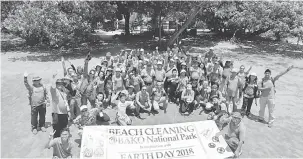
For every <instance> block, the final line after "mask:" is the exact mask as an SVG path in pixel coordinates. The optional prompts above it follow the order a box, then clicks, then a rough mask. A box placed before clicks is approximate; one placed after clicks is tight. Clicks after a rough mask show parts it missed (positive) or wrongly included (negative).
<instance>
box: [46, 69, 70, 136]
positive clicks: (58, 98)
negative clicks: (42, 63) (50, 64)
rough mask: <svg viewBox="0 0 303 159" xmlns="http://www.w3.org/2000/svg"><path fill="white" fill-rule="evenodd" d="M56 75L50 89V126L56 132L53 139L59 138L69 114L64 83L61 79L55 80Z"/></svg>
mask: <svg viewBox="0 0 303 159" xmlns="http://www.w3.org/2000/svg"><path fill="white" fill-rule="evenodd" d="M57 74H58V73H56V74H54V75H53V78H52V81H51V88H50V94H51V98H52V100H51V101H52V118H53V122H52V125H53V129H54V130H55V131H56V133H55V134H54V137H60V132H61V130H62V129H64V128H66V127H67V125H68V113H69V112H70V109H69V105H68V102H67V94H66V91H65V90H66V89H65V88H64V81H63V80H62V79H61V78H57V80H56V79H55V78H56V76H57Z"/></svg>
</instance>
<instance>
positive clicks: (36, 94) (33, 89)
mask: <svg viewBox="0 0 303 159" xmlns="http://www.w3.org/2000/svg"><path fill="white" fill-rule="evenodd" d="M27 76H28V74H27V72H25V73H24V85H25V87H26V88H27V90H28V95H29V96H28V98H29V104H30V106H31V124H32V132H33V134H35V135H36V134H37V133H38V131H37V126H38V125H39V128H40V129H41V131H43V132H45V131H46V129H45V113H46V105H47V104H49V99H48V95H47V91H46V88H45V87H44V86H43V85H42V84H41V78H40V77H38V76H37V77H34V78H33V79H32V81H33V85H30V84H29V83H28V81H27ZM38 114H39V124H38V119H37V118H38Z"/></svg>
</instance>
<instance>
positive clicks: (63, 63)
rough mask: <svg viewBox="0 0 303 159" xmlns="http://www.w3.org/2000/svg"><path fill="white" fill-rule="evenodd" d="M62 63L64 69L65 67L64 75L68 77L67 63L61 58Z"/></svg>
mask: <svg viewBox="0 0 303 159" xmlns="http://www.w3.org/2000/svg"><path fill="white" fill-rule="evenodd" d="M61 62H62V67H63V75H64V76H66V75H67V70H66V66H65V61H64V57H63V56H62V57H61Z"/></svg>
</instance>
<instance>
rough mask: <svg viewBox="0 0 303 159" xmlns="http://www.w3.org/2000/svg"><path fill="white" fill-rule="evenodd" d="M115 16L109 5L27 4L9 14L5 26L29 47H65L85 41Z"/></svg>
mask: <svg viewBox="0 0 303 159" xmlns="http://www.w3.org/2000/svg"><path fill="white" fill-rule="evenodd" d="M103 7H104V8H105V9H103ZM114 14H115V6H112V5H110V4H109V2H93V1H92V2H90V1H89V2H79V1H60V2H59V1H41V2H38V1H37V2H25V3H23V4H22V5H19V6H17V8H16V9H15V10H14V11H13V12H11V13H10V14H9V15H8V17H7V18H6V19H5V20H4V22H3V26H4V27H6V28H7V29H8V30H9V31H10V32H12V33H14V34H15V35H18V36H20V37H21V38H23V39H25V40H26V42H27V44H29V45H36V44H46V45H50V46H64V45H68V44H75V43H80V42H82V41H85V40H86V39H87V38H88V35H89V33H90V32H91V31H92V28H96V26H97V23H98V22H104V20H105V19H106V16H109V17H112V16H111V15H114Z"/></svg>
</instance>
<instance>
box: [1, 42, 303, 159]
mask: <svg viewBox="0 0 303 159" xmlns="http://www.w3.org/2000/svg"><path fill="white" fill-rule="evenodd" d="M223 48H224V47H222V45H220V47H219V45H218V47H217V49H223ZM218 52H221V53H222V52H223V51H218ZM26 55H27V54H25V53H24V54H22V53H18V54H16V53H12V52H7V53H6V54H5V55H4V54H1V62H2V66H1V82H2V83H1V106H2V109H1V126H2V127H1V151H2V155H1V157H4V158H7V157H14V158H19V157H20V158H21V157H22V158H23V157H30V158H46V157H51V155H52V150H46V149H44V145H45V143H46V142H47V139H48V134H49V132H50V131H51V130H52V128H51V127H49V128H48V129H47V132H46V133H42V132H39V133H38V134H37V135H35V136H34V135H32V133H31V131H30V107H29V106H28V105H27V103H28V100H27V97H26V93H27V92H26V89H25V87H24V85H23V72H24V71H27V72H29V73H30V76H33V74H31V73H34V74H36V75H39V76H41V77H42V78H43V79H42V82H43V83H44V84H49V79H50V77H51V73H53V72H55V71H56V70H57V69H61V63H60V62H59V61H55V62H53V61H52V62H36V61H34V62H33V61H24V62H22V61H15V62H13V61H12V60H11V59H12V58H13V57H22V56H26ZM223 56H224V57H229V58H232V57H239V56H241V57H246V56H247V57H246V58H244V59H243V60H241V61H237V64H236V66H238V67H239V66H240V65H241V64H245V65H246V66H247V67H248V66H250V65H252V66H253V69H252V71H253V72H256V73H257V74H258V76H259V77H261V76H263V71H264V70H265V68H270V69H272V71H273V75H276V74H277V73H278V72H279V71H282V70H284V69H286V68H287V66H289V65H290V64H295V65H296V66H298V67H300V68H303V61H302V60H293V59H289V58H285V57H280V56H277V57H268V56H265V55H262V54H258V55H250V56H249V55H248V54H245V53H244V52H234V53H231V52H230V51H228V50H227V51H226V49H225V51H224V54H223ZM97 61H98V60H97V59H93V60H92V62H91V65H90V66H92V65H94V64H95V63H96V62H97ZM72 63H74V64H75V65H76V66H78V65H82V63H83V59H75V60H72ZM302 72H303V71H302V69H294V70H292V71H290V72H289V73H288V74H287V75H285V76H283V77H281V79H280V80H279V81H278V82H277V83H276V88H277V94H276V96H277V100H276V110H275V115H276V117H277V120H276V123H275V125H274V127H273V128H271V129H270V128H268V127H267V125H263V124H261V123H258V122H255V121H252V120H249V119H247V118H245V119H244V122H245V124H246V126H247V137H246V141H245V145H244V147H243V155H242V157H253V158H255V157H262V158H263V157H264V158H277V157H287V158H290V157H303V141H302V133H303V128H302V125H303V117H302V115H301V114H300V113H298V112H303V107H302V105H303V101H302V99H303V95H302V92H303V83H302V82H301V81H302V78H303V73H302ZM258 109H259V106H255V105H254V106H253V108H252V113H253V114H255V115H257V114H258ZM109 114H110V115H111V116H112V115H113V114H114V112H109ZM266 114H267V113H266ZM267 116H268V115H266V117H267ZM144 117H146V119H145V120H137V119H134V124H135V125H143V124H144V125H146V124H149V125H152V124H168V123H178V122H187V121H199V120H205V119H206V115H204V114H203V115H199V111H196V112H195V113H194V114H192V115H190V116H181V115H180V114H179V113H177V107H176V106H175V105H169V108H168V114H167V115H164V114H163V112H160V114H158V115H156V116H154V117H153V116H150V117H148V116H147V115H144ZM50 121H51V117H50V108H47V117H46V122H47V124H50ZM71 131H72V140H73V141H75V147H76V148H75V154H74V155H76V156H79V154H77V152H79V147H77V146H78V144H77V143H78V142H79V140H78V139H79V138H78V135H77V134H76V133H77V130H76V128H75V127H74V126H71Z"/></svg>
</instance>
